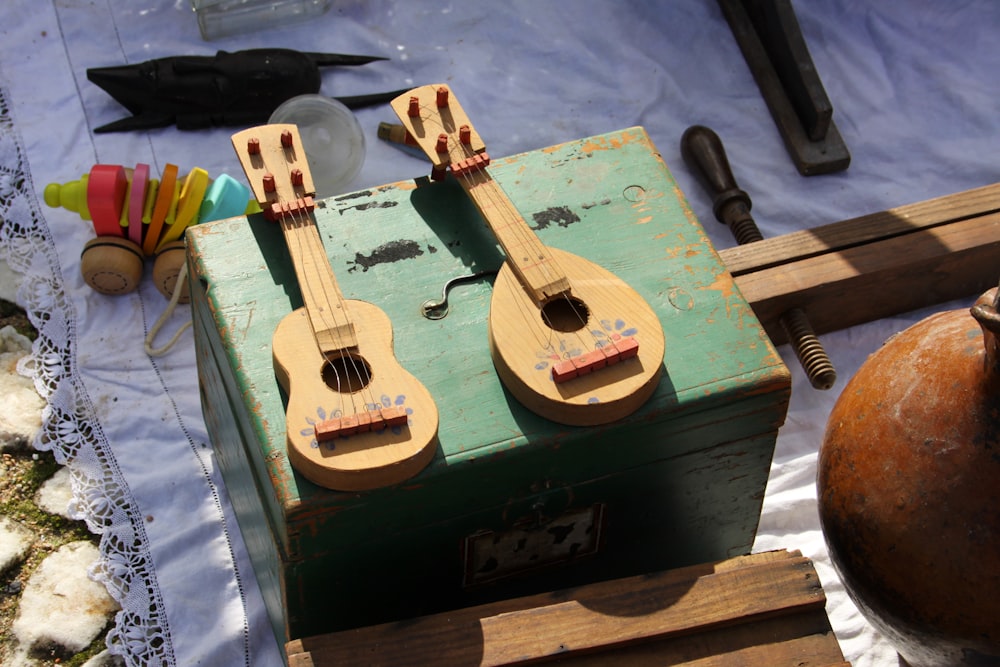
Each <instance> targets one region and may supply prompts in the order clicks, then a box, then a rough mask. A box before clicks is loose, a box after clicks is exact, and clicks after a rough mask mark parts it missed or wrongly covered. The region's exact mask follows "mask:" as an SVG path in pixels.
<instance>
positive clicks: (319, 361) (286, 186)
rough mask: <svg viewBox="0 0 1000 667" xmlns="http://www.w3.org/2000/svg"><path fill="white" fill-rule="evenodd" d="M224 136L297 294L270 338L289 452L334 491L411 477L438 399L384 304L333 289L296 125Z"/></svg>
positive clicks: (423, 454)
mask: <svg viewBox="0 0 1000 667" xmlns="http://www.w3.org/2000/svg"><path fill="white" fill-rule="evenodd" d="M232 140H233V147H234V148H235V149H236V153H237V155H238V156H239V158H240V163H241V164H242V166H243V170H244V172H246V175H247V180H248V181H249V182H250V187H251V189H252V190H253V192H254V197H255V198H256V199H257V201H258V203H259V204H260V206H261V210H263V211H264V216H265V217H266V218H267V219H269V220H272V221H274V222H275V223H276V224H278V225H280V227H281V231H282V233H283V235H284V237H285V243H286V245H287V246H288V253H289V255H290V256H291V259H292V264H293V266H294V268H295V274H296V278H297V279H298V283H299V289H300V291H301V292H302V300H303V302H304V304H305V305H304V306H303V307H302V308H299V309H298V310H295V311H293V312H292V313H291V314H289V315H287V316H286V317H285V318H284V319H282V320H281V322H280V323H279V324H278V327H277V328H276V329H275V332H274V336H273V339H272V354H273V358H274V370H275V375H276V376H277V379H278V382H279V384H280V385H281V386H282V388H283V389H284V390H285V392H286V393H287V394H288V406H287V408H286V413H285V421H286V432H287V436H288V458H289V462H290V463H291V465H292V466H293V467H294V468H295V470H297V471H298V472H299V473H300V474H301V475H302V476H303V477H305V478H306V479H308V480H310V481H311V482H314V483H315V484H319V485H320V486H324V487H327V488H330V489H336V490H340V491H362V490H367V489H374V488H378V487H382V486H388V485H391V484H396V483H399V482H402V481H404V480H406V479H408V478H410V477H412V476H413V475H415V474H417V473H418V472H420V471H421V470H422V469H423V468H424V467H425V466H426V465H427V464H428V463H430V461H431V460H432V459H433V458H434V454H435V452H436V451H437V431H438V412H437V407H436V405H435V403H434V400H433V398H432V397H431V395H430V393H429V392H428V391H427V389H426V388H425V387H424V386H423V384H421V383H420V382H419V381H418V380H417V379H416V378H415V377H413V376H412V375H411V374H410V373H408V372H407V371H406V370H404V369H403V367H402V366H401V365H400V364H399V362H398V361H397V360H396V358H395V356H394V354H393V345H392V324H391V323H390V321H389V318H388V317H387V316H386V315H385V313H383V312H382V311H381V310H380V309H379V308H377V307H376V306H374V305H372V304H370V303H366V302H364V301H358V300H348V299H345V298H344V297H343V295H342V294H341V293H340V289H339V287H338V286H337V281H336V278H335V277H334V275H333V269H332V268H331V267H330V263H329V260H328V258H327V256H326V251H325V250H324V248H323V243H322V239H321V238H320V236H319V232H318V230H317V229H316V221H315V219H314V217H313V213H312V211H313V208H314V206H315V204H314V203H313V201H312V195H313V194H314V192H315V190H314V189H313V187H312V178H311V177H310V174H309V172H308V166H307V164H306V160H305V152H304V151H303V150H302V148H301V140H300V138H299V132H298V129H297V128H296V127H295V126H294V125H265V126H260V127H255V128H250V129H248V130H244V131H242V132H238V133H236V134H234V135H233V138H232Z"/></svg>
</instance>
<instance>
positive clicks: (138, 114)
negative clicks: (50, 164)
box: [87, 49, 404, 133]
mask: <svg viewBox="0 0 1000 667" xmlns="http://www.w3.org/2000/svg"><path fill="white" fill-rule="evenodd" d="M376 60H386V58H383V57H380V56H355V55H345V54H339V53H307V52H302V51H295V50H292V49H249V50H245V51H235V52H232V53H230V52H227V51H219V52H218V53H216V54H215V55H214V56H171V57H168V58H157V59H155V60H147V61H145V62H141V63H137V64H134V65H118V66H114V67H97V68H91V69H88V70H87V78H88V79H90V81H91V82H92V83H94V84H96V85H97V86H99V87H100V88H101V89H103V90H104V91H105V92H107V93H108V94H109V95H111V97H113V98H114V99H115V100H116V101H118V102H119V103H120V104H121V105H122V106H124V107H125V108H126V109H128V110H129V112H131V113H132V116H129V117H127V118H122V119H121V120H117V121H115V122H113V123H108V124H107V125H102V126H101V127H98V128H96V129H95V130H94V132H98V133H101V132H124V131H129V130H148V129H153V128H158V127H168V126H170V125H176V126H177V129H180V130H195V129H201V128H206V127H213V126H232V125H254V124H260V123H266V122H267V119H268V118H269V117H270V115H271V112H273V111H274V110H275V109H276V108H277V107H278V106H279V105H280V104H281V103H282V102H284V101H285V100H287V99H289V98H292V97H295V96H296V95H305V94H315V93H318V92H319V89H320V85H321V83H322V81H321V77H320V69H319V68H320V67H326V66H333V65H348V66H354V65H364V64H367V63H370V62H374V61H376ZM403 92H404V91H402V90H396V91H392V92H388V93H376V94H372V95H357V96H352V97H337V98H335V99H337V100H339V101H340V102H342V103H343V104H344V105H346V106H347V107H349V108H352V109H356V108H360V107H364V106H370V105H373V104H381V103H385V102H388V101H390V100H392V99H393V98H395V97H396V96H398V95H400V94H402V93H403Z"/></svg>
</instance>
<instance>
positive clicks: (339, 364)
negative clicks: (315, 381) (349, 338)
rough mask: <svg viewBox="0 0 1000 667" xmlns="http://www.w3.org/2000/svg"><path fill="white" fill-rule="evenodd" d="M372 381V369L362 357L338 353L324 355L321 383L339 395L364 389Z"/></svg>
mask: <svg viewBox="0 0 1000 667" xmlns="http://www.w3.org/2000/svg"><path fill="white" fill-rule="evenodd" d="M371 381H372V369H371V366H369V365H368V362H367V361H365V359H364V357H361V356H359V355H356V354H349V353H345V354H341V353H339V352H335V353H330V354H327V355H326V363H325V364H323V382H325V383H326V386H328V387H329V388H330V389H333V390H334V391H337V392H340V393H341V394H351V393H354V392H356V391H359V390H361V389H364V388H365V387H367V386H368V384H369V383H370V382H371Z"/></svg>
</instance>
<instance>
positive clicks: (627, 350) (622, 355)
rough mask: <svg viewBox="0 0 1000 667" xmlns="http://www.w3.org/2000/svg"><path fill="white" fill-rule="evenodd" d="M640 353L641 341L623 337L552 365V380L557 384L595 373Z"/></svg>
mask: <svg viewBox="0 0 1000 667" xmlns="http://www.w3.org/2000/svg"><path fill="white" fill-rule="evenodd" d="M638 354H639V341H637V340H636V339H635V338H632V337H629V338H622V339H621V340H618V341H614V342H612V343H610V344H608V345H604V346H603V347H599V348H597V349H596V350H591V351H590V352H586V353H584V354H580V355H577V356H575V357H570V358H569V359H566V360H564V361H560V362H559V363H558V364H555V365H554V366H552V381H553V382H555V383H556V384H560V383H562V382H566V381H567V380H572V379H573V378H576V377H580V376H581V375H587V374H589V373H593V372H595V371H598V370H600V369H602V368H605V367H607V366H611V365H613V364H617V363H618V362H619V361H624V360H626V359H631V358H632V357H634V356H636V355H638Z"/></svg>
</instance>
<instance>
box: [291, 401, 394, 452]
mask: <svg viewBox="0 0 1000 667" xmlns="http://www.w3.org/2000/svg"><path fill="white" fill-rule="evenodd" d="M385 408H399V409H402V411H403V412H404V413H405V415H406V420H407V421H408V420H409V417H410V415H412V414H413V408H410V407H407V405H406V396H405V395H404V394H399V395H397V396H396V397H395V398H393V397H391V396H389V395H388V394H382V396H381V397H380V398H379V400H378V402H373V403H366V404H365V406H364V409H365V410H367V411H368V412H369V413H377V412H379V411H381V410H383V409H385ZM344 416H345V415H344V411H343V410H342V409H341V408H335V409H333V410H326V409H325V408H324V407H323V406H322V405H319V406H316V417H317V418H316V419H313V418H312V417H306V423H307V424H308V426H306V427H305V428H303V429H301V430H300V431H299V433H300V434H301V435H302V437H303V438H310V439H311V440H310V442H309V446H310V447H313V448H318V447H319V446H320V442H319V440H318V439H317V438H316V430H317V427H318V426H321V425H323V424H325V423H328V422H330V421H332V420H339V419H341V418H343V417H344ZM399 421H400V420H394V422H390V423H389V425H388V426H385V428H388V429H389V430H390V431H391V432H392V433H394V434H396V435H399V434H400V433H402V431H403V424H402V423H398V422H399ZM370 430H373V429H367V430H362V431H360V432H355V433H350V434H347V435H338V436H336V438H335V439H329V440H325V441H324V442H323V443H322V444H323V446H324V447H326V448H327V449H331V450H332V449H335V448H336V446H337V444H336V440H338V439H340V438H350V437H352V436H353V435H360V434H362V433H364V432H368V431H370Z"/></svg>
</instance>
